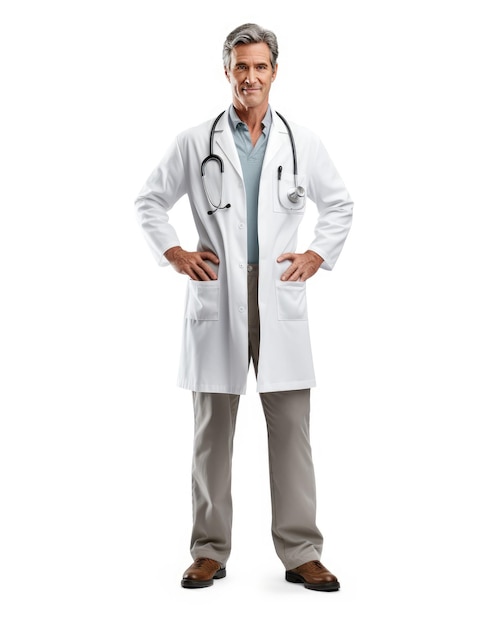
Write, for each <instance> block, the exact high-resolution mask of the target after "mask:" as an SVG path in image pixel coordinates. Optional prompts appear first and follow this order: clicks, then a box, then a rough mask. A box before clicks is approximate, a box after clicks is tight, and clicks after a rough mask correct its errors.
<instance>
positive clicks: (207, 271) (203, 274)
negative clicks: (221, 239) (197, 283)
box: [164, 246, 219, 280]
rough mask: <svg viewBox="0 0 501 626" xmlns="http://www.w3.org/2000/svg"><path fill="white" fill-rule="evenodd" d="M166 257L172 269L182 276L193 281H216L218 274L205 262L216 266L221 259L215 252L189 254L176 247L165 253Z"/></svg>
mask: <svg viewBox="0 0 501 626" xmlns="http://www.w3.org/2000/svg"><path fill="white" fill-rule="evenodd" d="M164 256H165V258H166V259H167V261H169V263H170V264H171V265H172V267H173V268H174V269H175V270H176V272H179V273H180V274H186V276H189V277H190V278H191V279H192V280H216V279H217V274H216V272H215V271H214V270H213V269H212V268H211V267H210V265H208V264H207V263H206V262H205V261H212V263H215V264H216V265H218V264H219V259H218V258H217V256H216V255H215V254H214V252H209V251H208V250H207V251H205V252H187V251H186V250H183V249H182V248H181V246H174V247H173V248H169V249H168V250H167V251H166V252H164Z"/></svg>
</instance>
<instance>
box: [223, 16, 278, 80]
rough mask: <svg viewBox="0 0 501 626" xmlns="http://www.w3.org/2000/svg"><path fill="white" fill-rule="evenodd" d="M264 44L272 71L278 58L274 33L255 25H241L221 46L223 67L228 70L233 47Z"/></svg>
mask: <svg viewBox="0 0 501 626" xmlns="http://www.w3.org/2000/svg"><path fill="white" fill-rule="evenodd" d="M262 41H264V43H266V44H268V48H269V49H270V62H271V67H272V69H275V65H276V64H277V58H278V42H277V37H276V35H275V33H272V32H271V30H266V29H265V28H262V27H261V26H258V25H257V24H242V26H238V28H235V30H232V31H231V33H230V34H229V35H228V37H226V41H225V42H224V46H223V63H224V67H225V68H227V69H230V65H231V52H232V50H233V48H234V47H235V46H238V45H240V44H247V43H261V42H262Z"/></svg>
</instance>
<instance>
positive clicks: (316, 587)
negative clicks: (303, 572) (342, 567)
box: [285, 571, 341, 591]
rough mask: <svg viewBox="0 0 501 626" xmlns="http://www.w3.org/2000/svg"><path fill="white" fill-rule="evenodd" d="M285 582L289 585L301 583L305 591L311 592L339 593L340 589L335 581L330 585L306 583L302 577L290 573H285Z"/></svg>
mask: <svg viewBox="0 0 501 626" xmlns="http://www.w3.org/2000/svg"><path fill="white" fill-rule="evenodd" d="M285 580H286V581H287V582H289V583H301V584H303V585H304V586H305V587H306V589H312V590H313V591H339V589H340V587H341V585H340V584H339V582H338V581H337V580H335V581H333V582H330V583H308V582H306V580H305V579H304V578H303V577H302V576H300V575H299V574H296V573H294V572H290V571H287V572H285Z"/></svg>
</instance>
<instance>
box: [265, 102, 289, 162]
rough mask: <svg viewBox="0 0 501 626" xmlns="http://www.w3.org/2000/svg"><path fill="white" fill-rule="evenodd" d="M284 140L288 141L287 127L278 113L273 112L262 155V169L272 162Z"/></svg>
mask: <svg viewBox="0 0 501 626" xmlns="http://www.w3.org/2000/svg"><path fill="white" fill-rule="evenodd" d="M284 141H288V133H287V129H286V127H285V125H284V123H283V122H282V120H281V119H280V118H279V117H278V115H276V114H275V113H273V124H272V125H271V129H270V136H269V138H268V145H267V146H266V153H265V155H264V161H263V170H265V169H266V168H267V167H268V166H269V165H270V164H271V163H272V161H273V158H274V157H275V155H276V154H277V152H278V151H279V150H280V148H281V147H282V146H283V144H284Z"/></svg>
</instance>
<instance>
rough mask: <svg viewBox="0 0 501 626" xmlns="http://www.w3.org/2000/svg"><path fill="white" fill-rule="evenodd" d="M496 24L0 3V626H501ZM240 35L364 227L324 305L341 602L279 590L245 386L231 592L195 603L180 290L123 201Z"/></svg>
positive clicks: (192, 110)
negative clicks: (253, 44)
mask: <svg viewBox="0 0 501 626" xmlns="http://www.w3.org/2000/svg"><path fill="white" fill-rule="evenodd" d="M495 5H496V3H495V2H494V1H493V2H488V1H487V0H476V1H475V2H467V1H456V2H452V1H446V0H434V1H429V0H421V1H420V2H417V1H416V2H406V1H404V0H400V1H397V0H380V1H379V2H371V1H369V0H341V1H334V2H323V1H321V0H310V1H309V2H301V3H300V2H297V1H296V0H291V1H289V2H275V3H272V2H269V0H266V1H263V0H256V1H255V2H253V3H252V4H251V5H249V7H250V6H252V8H248V9H245V10H244V9H240V8H239V7H240V5H239V4H238V3H234V2H229V1H227V0H225V1H223V2H207V3H202V2H199V1H198V2H195V3H193V2H191V3H178V2H176V3H174V2H166V1H163V2H162V1H160V0H142V1H141V2H133V1H130V2H129V1H127V0H125V1H122V2H118V1H113V0H109V1H107V0H101V1H100V2H96V1H93V0H87V2H71V1H66V2H62V1H59V2H57V1H54V0H48V1H46V2H34V1H25V2H23V1H22V0H21V1H19V2H15V3H14V2H5V3H3V4H2V9H1V14H0V24H1V26H0V30H1V32H0V47H1V50H0V52H1V56H2V69H1V77H2V78H1V81H2V92H3V95H2V98H1V104H0V106H1V108H2V111H1V125H2V128H1V139H0V144H1V147H0V150H1V186H2V189H1V196H0V198H1V202H2V209H1V215H0V219H1V227H0V263H1V296H2V304H1V345H0V358H1V372H0V376H1V378H0V384H1V400H0V401H1V440H0V446H1V450H0V452H1V456H0V463H1V493H0V505H1V507H2V513H1V517H0V525H1V534H0V542H1V546H0V548H1V552H0V573H1V580H0V588H1V596H2V597H1V603H0V618H1V622H2V624H5V626H15V625H18V624H19V625H21V624H22V625H23V626H24V625H28V624H29V625H30V626H31V625H33V624H40V623H42V622H44V623H45V622H46V623H51V624H53V625H54V626H56V625H59V624H61V625H62V624H64V625H65V626H66V625H68V624H71V625H72V626H77V625H80V624H82V625H86V626H87V625H89V624H96V625H106V626H108V625H110V624H120V625H121V626H128V625H132V624H134V625H141V626H143V625H145V624H148V625H149V626H155V625H157V624H158V625H160V624H174V623H183V624H190V625H191V624H199V623H201V622H204V623H210V624H212V623H214V624H215V623H218V624H219V623H222V622H224V623H235V622H236V620H240V619H243V618H244V617H245V618H248V619H249V621H250V623H251V622H256V621H260V622H264V623H271V620H276V621H277V620H279V623H291V624H299V623H304V622H309V621H312V620H327V621H328V623H333V624H339V625H340V626H345V625H346V626H348V625H356V626H358V625H362V624H363V625H366V624H385V625H386V626H390V625H399V626H401V625H402V624H405V625H406V626H411V625H414V624H416V625H417V624H419V625H420V626H421V625H422V624H429V625H437V626H438V625H440V626H441V625H443V624H459V625H463V624H464V625H466V624H482V626H490V625H493V626H494V625H496V626H498V625H499V623H500V619H501V611H500V608H499V589H500V583H501V580H500V579H501V576H500V571H501V569H500V566H499V561H500V557H501V550H500V548H501V546H500V540H499V528H500V527H501V517H500V513H499V475H500V473H501V466H500V461H499V447H500V445H499V443H500V442H499V435H498V434H497V423H498V422H499V418H500V417H501V414H500V401H499V387H500V353H501V345H500V343H501V342H500V331H499V320H500V319H501V307H500V299H499V283H500V268H501V258H500V246H499V236H500V231H499V220H498V213H499V211H500V208H501V203H500V199H501V194H500V189H499V181H500V165H501V163H500V161H501V159H500V146H501V132H500V131H501V129H500V115H499V111H501V98H500V95H499V59H500V58H501V49H500V48H501V46H500V43H499V42H500V39H499V18H498V17H497V16H496V14H495V12H494V8H495ZM246 21H254V22H258V23H260V24H262V25H264V26H266V27H268V28H271V29H273V30H274V31H275V32H276V33H277V35H278V38H279V45H280V56H279V72H278V77H277V80H276V81H275V83H274V86H273V90H272V97H271V103H272V105H273V106H274V107H275V108H277V109H278V110H279V111H280V112H282V113H283V114H284V115H285V116H286V117H287V118H289V119H291V120H294V121H295V122H297V123H301V124H304V125H306V126H309V127H310V128H312V129H313V130H315V131H317V132H318V133H319V134H321V136H322V139H323V141H324V143H325V144H326V146H327V148H328V150H329V152H330V153H331V155H332V157H333V160H334V162H335V163H336V166H337V167H338V169H339V171H340V173H341V175H342V177H343V179H344V181H345V183H346V185H347V187H348V189H349V191H350V193H351V195H352V197H353V199H354V201H355V217H354V223H353V228H352V231H351V233H350V235H349V238H348V240H347V243H346V246H345V249H344V251H343V253H342V255H341V258H340V260H339V263H338V265H337V266H336V268H335V269H334V271H333V272H332V273H327V272H322V273H321V275H317V277H315V278H314V279H313V280H312V281H311V283H310V285H309V308H310V319H311V327H312V334H313V345H314V353H315V362H316V370H317V382H318V386H317V388H316V389H315V390H314V392H313V413H312V442H313V451H314V456H315V460H316V469H317V483H318V500H319V511H318V523H319V526H320V528H321V529H322V531H323V534H324V536H325V549H324V554H323V559H322V560H323V561H324V562H325V564H326V565H327V566H328V567H329V568H330V569H332V570H333V571H334V572H335V573H336V574H337V575H338V576H339V578H340V580H341V584H342V591H341V592H340V593H338V594H320V593H315V592H311V591H306V590H305V589H304V588H303V587H302V586H300V585H290V584H287V583H285V582H284V580H283V568H282V565H281V563H280V562H279V560H278V558H277V557H276V555H275V553H274V550H273V546H272V542H271V538H270V532H269V525H270V519H269V518H270V510H269V494H268V478H267V461H266V441H265V439H266V435H265V427H264V420H263V418H262V415H261V412H260V409H259V405H258V398H257V397H256V394H255V392H254V381H253V377H252V376H250V377H249V393H248V395H246V396H245V397H243V398H242V403H241V411H240V414H239V422H238V429H237V436H236V442H235V469H234V500H235V519H234V549H233V553H232V556H231V559H230V561H229V563H228V577H227V578H226V579H225V580H223V581H218V582H216V584H215V585H214V587H212V588H211V589H205V590H200V591H186V590H183V589H182V588H181V587H180V584H179V582H180V578H181V574H182V572H183V570H184V569H185V567H187V565H188V564H189V563H190V561H191V558H190V556H189V551H188V545H189V534H190V522H191V494H190V488H191V484H190V463H191V443H192V418H191V405H190V402H191V399H190V394H189V392H187V391H183V390H180V389H177V388H176V386H175V378H176V372H177V361H178V356H179V330H180V328H181V317H182V309H183V298H184V287H185V283H184V278H183V277H181V276H180V275H178V274H175V273H174V272H173V271H172V270H171V269H170V268H158V267H157V266H156V265H155V262H154V260H153V257H152V256H151V255H150V253H149V251H148V249H147V246H146V243H145V242H144V240H143V237H142V233H141V232H140V229H139V228H138V226H137V224H136V221H135V215H134V211H133V202H134V199H135V197H136V195H137V193H138V191H139V189H140V188H141V186H142V184H143V182H144V181H145V179H146V177H147V176H148V175H149V173H150V171H151V170H152V169H153V167H154V166H155V165H156V164H157V162H158V160H159V159H160V158H161V156H162V154H163V152H164V150H165V149H166V147H167V145H168V143H170V141H171V140H172V139H173V137H174V135H175V134H176V133H177V132H178V131H180V130H182V129H184V128H186V127H188V126H191V125H195V124H198V123H199V122H202V121H204V120H206V119H209V118H211V117H213V116H215V115H216V114H217V113H218V112H219V111H221V110H223V109H224V108H225V107H226V106H227V105H228V103H229V100H230V91H229V87H228V84H227V83H226V81H225V79H224V76H223V72H222V65H221V49H222V43H223V41H224V38H225V37H226V35H227V33H228V32H229V31H230V30H232V29H233V28H234V27H235V26H237V25H239V24H241V23H243V22H246ZM185 209H186V205H184V204H183V203H182V202H181V203H180V205H179V210H177V212H175V213H174V216H173V219H175V220H177V221H176V223H177V224H178V225H179V230H180V232H181V233H182V236H183V241H184V242H185V243H186V247H190V245H192V244H193V245H194V240H192V237H193V234H192V232H191V230H190V226H189V221H188V220H186V219H184V217H183V215H184V214H185V213H186V211H185ZM306 222H308V220H306ZM306 226H308V224H307V223H306ZM304 237H305V241H306V240H307V239H308V237H309V233H306V234H305V235H304ZM306 245H307V244H306ZM176 614H177V617H176Z"/></svg>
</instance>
